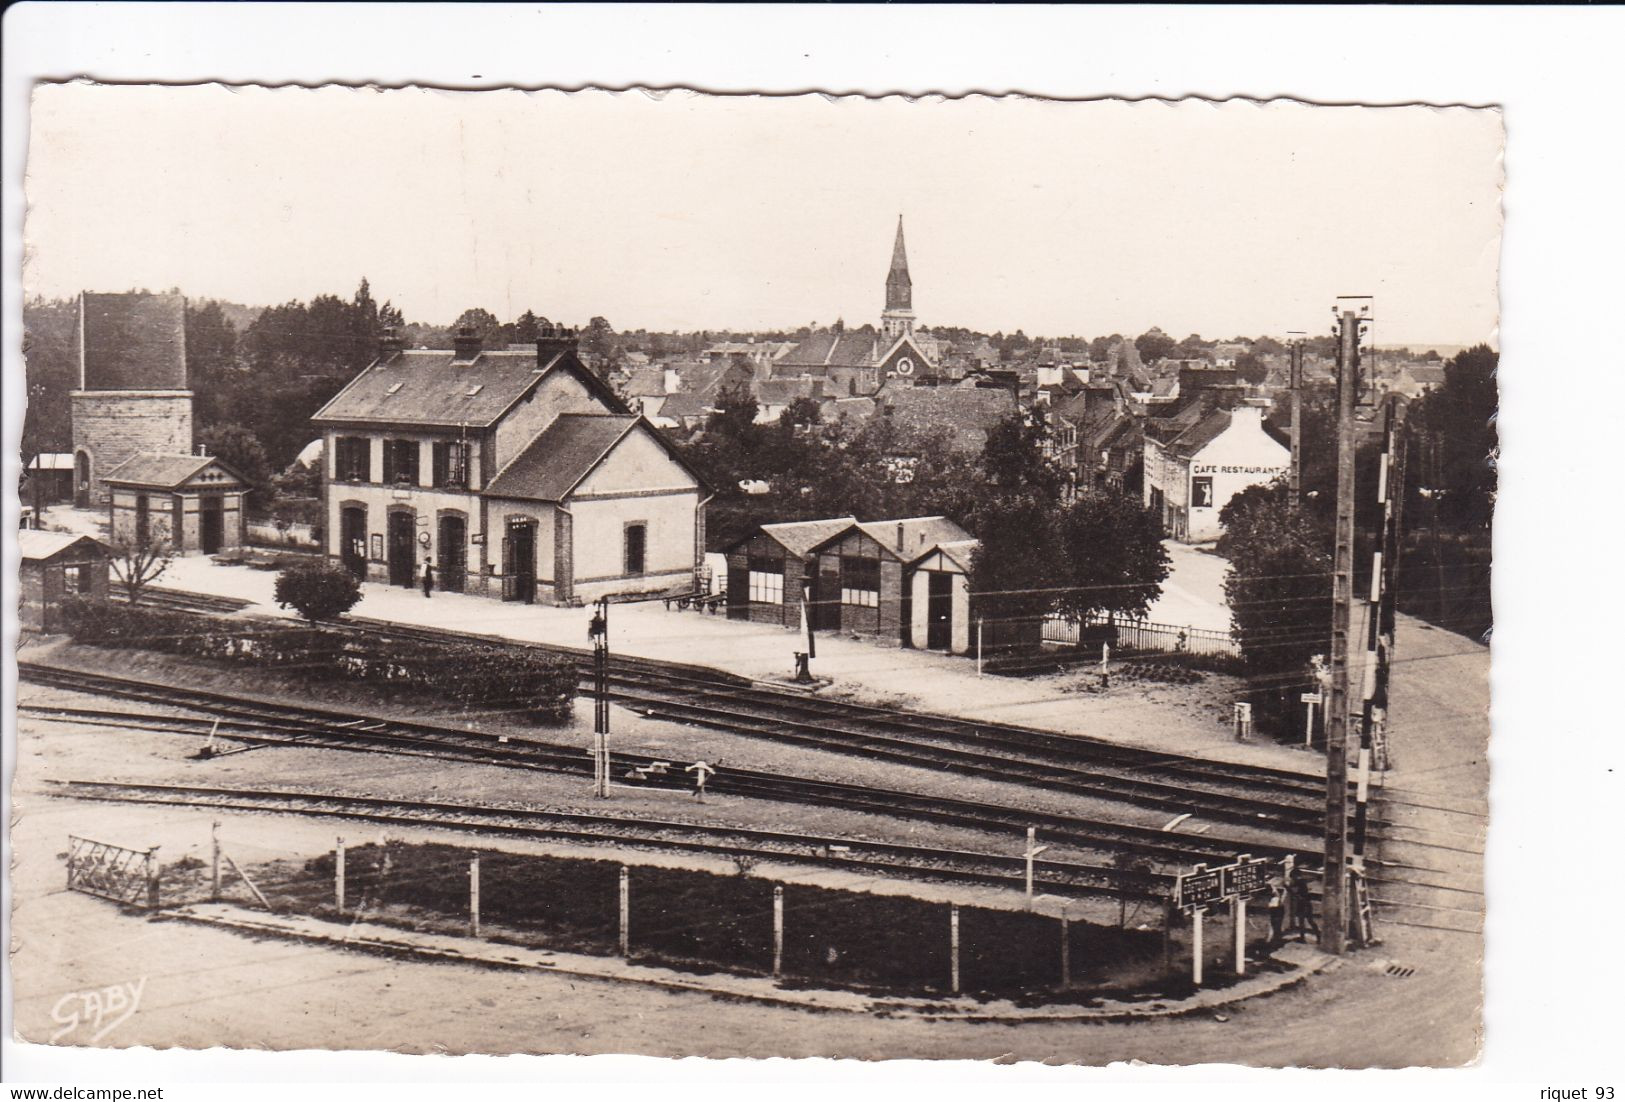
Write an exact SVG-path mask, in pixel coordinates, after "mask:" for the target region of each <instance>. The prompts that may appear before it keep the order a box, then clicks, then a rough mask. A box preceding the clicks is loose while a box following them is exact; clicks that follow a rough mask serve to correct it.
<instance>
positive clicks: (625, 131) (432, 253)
mask: <svg viewBox="0 0 1625 1102" xmlns="http://www.w3.org/2000/svg"><path fill="white" fill-rule="evenodd" d="M1502 136H1503V135H1502V123H1501V116H1500V114H1499V112H1497V111H1494V110H1474V109H1468V108H1449V109H1438V108H1422V107H1393V108H1359V107H1316V106H1308V105H1303V104H1295V103H1270V104H1258V103H1254V102H1243V101H1228V102H1225V103H1222V104H1214V103H1209V102H1201V101H1187V102H1177V103H1171V102H1166V101H1148V102H1141V103H1132V104H1131V103H1124V102H1121V101H1099V102H1057V101H1046V100H1034V99H1016V98H1003V99H993V98H987V97H972V98H967V99H958V100H946V99H940V98H933V99H920V100H913V101H909V100H904V99H900V98H890V99H881V100H875V99H863V98H855V97H846V98H839V99H832V98H826V97H822V96H816V95H813V96H797V97H747V96H734V97H718V96H704V95H699V94H694V93H688V92H670V93H665V94H651V93H646V92H639V91H632V92H621V93H608V92H580V93H562V92H520V91H486V92H449V91H436V90H428V89H401V90H381V89H366V90H357V89H349V88H337V87H326V88H319V89H306V88H292V87H290V88H279V89H267V88H243V87H239V88H235V89H228V88H225V87H222V86H218V85H200V86H193V87H158V86H116V85H112V86H102V85H92V84H88V83H78V84H66V85H41V86H39V87H37V88H36V90H35V93H34V97H33V113H32V125H31V130H30V140H29V149H28V164H27V180H26V192H27V197H28V201H29V209H28V215H27V221H26V224H25V240H26V251H25V261H24V282H25V288H26V291H27V293H28V294H30V295H43V296H45V297H66V296H71V295H73V294H76V293H77V292H79V291H80V290H94V291H118V290H127V289H131V288H135V287H144V288H148V289H151V290H161V289H167V288H169V287H178V288H180V289H181V290H182V291H183V292H185V293H186V294H187V295H188V296H190V297H192V298H223V299H227V300H231V301H236V302H242V303H246V304H249V305H269V304H274V303H280V302H286V301H289V300H292V299H302V300H308V299H310V298H312V297H313V296H315V295H318V294H322V293H336V294H341V295H346V296H348V295H349V294H350V293H352V292H353V291H354V289H355V287H356V285H357V283H359V281H360V280H361V278H362V277H363V276H365V277H366V278H367V279H369V280H370V282H371V286H372V289H373V293H374V295H375V297H376V298H378V299H379V300H380V301H383V300H385V299H388V300H390V301H392V302H393V303H394V304H395V305H397V306H399V307H400V308H401V309H402V310H403V311H404V312H405V314H406V317H407V319H408V320H410V321H421V322H429V323H439V324H444V323H447V322H449V321H451V320H452V319H454V318H455V317H456V316H457V315H458V314H459V313H460V312H462V311H463V310H464V309H465V308H468V307H473V306H479V307H484V308H485V309H488V310H490V311H491V312H492V313H494V314H496V315H497V316H498V317H499V318H502V319H503V320H510V319H512V318H514V317H516V316H517V315H518V314H520V313H521V312H523V311H524V310H526V309H530V310H534V311H535V312H536V313H538V314H541V315H543V316H546V317H549V318H551V319H553V320H555V321H562V322H565V323H567V324H574V325H580V324H584V323H585V322H586V321H587V320H588V319H589V318H590V317H592V316H594V315H602V316H604V317H605V318H607V319H608V320H609V321H610V323H611V324H612V325H613V326H614V327H615V328H617V329H639V328H643V329H651V330H670V329H678V330H685V331H686V330H698V329H711V330H717V329H733V330H766V329H789V328H794V327H797V326H800V325H807V324H811V323H814V322H816V323H819V324H828V323H830V322H833V321H834V320H836V319H837V318H841V319H843V320H844V321H846V322H847V323H848V324H849V325H860V324H862V323H864V322H866V321H867V322H876V323H878V321H879V314H880V311H881V308H882V306H883V304H884V298H883V292H884V280H885V274H886V269H887V266H888V263H889V261H890V258H891V248H892V237H893V234H894V232H895V227H896V222H897V218H898V216H899V214H901V215H902V216H903V217H904V219H905V224H906V232H907V238H908V254H909V265H910V270H911V273H912V276H913V281H914V309H915V312H916V313H917V315H918V317H919V323H920V324H921V325H923V326H930V325H933V324H942V325H961V326H966V327H969V328H973V329H980V330H984V331H988V332H993V331H996V330H1002V331H1005V332H1013V331H1015V330H1016V329H1022V330H1024V331H1025V332H1027V333H1029V334H1034V335H1036V334H1045V335H1051V336H1059V335H1079V336H1084V337H1094V336H1101V335H1105V334H1109V333H1113V332H1117V333H1123V334H1127V335H1131V336H1132V335H1135V334H1138V333H1140V332H1143V331H1144V330H1146V329H1147V328H1149V327H1151V326H1153V325H1156V326H1160V327H1161V328H1162V329H1163V330H1165V331H1166V332H1168V333H1169V334H1170V335H1172V336H1174V337H1176V338H1177V337H1183V336H1184V335H1186V334H1187V333H1192V332H1196V333H1201V334H1202V335H1204V336H1206V337H1209V338H1223V337H1231V336H1239V335H1247V336H1253V335H1260V334H1266V333H1268V334H1275V335H1280V334H1284V333H1286V332H1289V331H1303V332H1307V333H1311V334H1318V333H1323V332H1329V331H1330V325H1331V321H1332V313H1331V308H1332V306H1333V303H1334V300H1335V298H1336V296H1338V295H1355V294H1358V295H1373V296H1375V308H1374V316H1375V317H1376V319H1377V320H1376V324H1375V327H1374V329H1373V331H1372V339H1373V340H1375V341H1376V342H1378V343H1384V344H1395V343H1416V344H1418V345H1427V344H1440V345H1445V344H1449V345H1456V344H1468V343H1475V342H1478V341H1486V340H1488V341H1492V342H1493V340H1494V333H1495V326H1496V320H1497V312H1498V308H1497V296H1496V271H1497V266H1498V263H1499V256H1500V231H1501V205H1500V203H1501V184H1502V170H1501V145H1502Z"/></svg>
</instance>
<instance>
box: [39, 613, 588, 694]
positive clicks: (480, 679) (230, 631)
mask: <svg viewBox="0 0 1625 1102" xmlns="http://www.w3.org/2000/svg"><path fill="white" fill-rule="evenodd" d="M62 612H63V622H64V624H65V625H66V626H67V630H68V634H70V635H71V636H72V637H73V639H74V641H75V642H78V643H85V644H88V645H91V646H106V647H131V648H135V649H138V650H151V651H161V652H163V653H166V654H179V655H185V656H186V657H189V658H206V659H213V660H216V661H223V662H242V663H246V664H249V665H252V666H254V667H256V668H258V669H282V670H290V671H292V670H297V671H298V672H299V673H300V675H301V676H304V677H309V678H312V679H315V680H321V681H345V682H359V683H362V684H366V685H371V686H378V687H380V688H382V689H383V690H384V691H385V692H386V694H388V695H394V694H396V693H400V694H408V693H424V694H430V695H433V696H438V697H442V698H446V699H450V700H452V701H454V702H456V703H458V704H461V705H462V706H463V707H464V708H471V709H481V710H488V711H515V712H519V713H522V714H525V715H527V716H529V717H530V718H532V719H534V720H537V721H540V722H546V723H556V722H561V721H563V720H566V719H568V718H569V717H570V715H571V713H572V708H573V705H574V701H575V695H576V686H577V683H578V679H579V674H578V672H577V670H576V664H575V662H574V661H573V660H572V659H570V658H569V657H567V656H561V655H556V654H550V653H548V652H546V651H541V650H535V649H532V648H526V647H512V648H509V647H500V646H485V645H481V644H477V643H431V642H424V641H419V640H415V639H414V640H400V639H389V638H384V637H376V636H369V635H358V634H353V633H350V632H345V631H340V630H333V629H329V628H314V627H307V626H302V625H301V626H288V627H282V626H277V625H272V624H270V623H267V622H266V621H251V620H227V619H222V618H218V617H209V616H199V615H196V614H195V613H190V612H176V611H171V610H167V609H159V608H149V607H146V606H143V605H127V604H122V603H113V602H110V601H87V600H83V599H80V598H74V599H71V600H68V601H65V602H64V603H63V607H62Z"/></svg>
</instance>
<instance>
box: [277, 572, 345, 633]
mask: <svg viewBox="0 0 1625 1102" xmlns="http://www.w3.org/2000/svg"><path fill="white" fill-rule="evenodd" d="M359 600H361V583H360V582H359V581H357V580H356V576H355V575H354V574H352V573H350V572H349V571H348V570H346V569H344V568H343V567H342V566H339V565H338V564H337V563H333V562H329V561H327V560H326V559H318V560H314V561H311V562H302V563H296V564H295V565H293V566H290V567H288V568H287V569H286V570H283V571H282V572H280V573H279V574H277V576H276V603H277V604H278V605H280V606H281V607H283V608H293V609H296V610H297V611H298V612H299V615H301V616H303V617H304V618H305V619H306V620H308V621H310V622H311V623H315V622H316V621H318V620H332V619H335V618H337V617H339V616H342V615H343V614H344V613H346V612H348V611H350V609H352V608H354V607H355V604H356V602H357V601H359Z"/></svg>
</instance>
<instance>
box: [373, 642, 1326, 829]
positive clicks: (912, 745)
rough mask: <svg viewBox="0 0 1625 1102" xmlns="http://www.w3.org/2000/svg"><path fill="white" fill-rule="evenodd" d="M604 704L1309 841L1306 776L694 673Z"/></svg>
mask: <svg viewBox="0 0 1625 1102" xmlns="http://www.w3.org/2000/svg"><path fill="white" fill-rule="evenodd" d="M349 626H350V627H352V628H353V629H355V630H361V631H366V632H369V633H373V634H377V635H382V636H391V637H394V638H401V639H422V640H426V641H431V642H448V641H457V642H479V643H483V644H486V645H506V646H534V647H536V648H537V649H542V650H548V651H551V652H553V653H558V654H563V655H566V656H569V657H572V658H574V659H575V660H576V661H577V663H578V664H579V665H580V667H581V670H582V682H583V688H584V689H588V690H590V689H591V655H590V654H588V653H587V652H585V651H576V650H574V649H572V648H563V647H554V646H544V645H541V644H516V643H514V642H513V641H511V640H505V639H499V638H496V637H492V636H484V635H476V634H471V633H466V632H457V631H449V630H445V629H438V628H433V629H431V628H415V627H414V628H401V627H399V626H398V625H392V624H383V623H378V622H371V621H360V622H358V623H354V624H351V625H349ZM609 681H610V696H611V699H613V700H615V701H616V702H618V703H620V704H622V705H624V706H626V707H629V708H632V709H634V710H636V711H637V712H639V713H640V714H642V715H644V716H647V717H649V718H652V719H664V720H668V721H673V722H678V723H688V724H692V725H696V726H703V727H707V728H710V729H713V730H720V731H724V732H727V733H729V734H735V735H740V736H742V737H747V738H760V739H767V740H772V741H779V742H786V743H791V744H794V745H799V746H806V747H810V748H814V749H820V750H827V751H833V752H836V753H842V754H848V755H852V756H858V757H865V758H869V759H871V760H879V761H888V762H894V763H897V764H903V765H914V766H921V767H924V768H930V769H939V770H941V769H949V770H953V771H955V772H961V773H965V774H968V775H973V776H983V777H988V778H990V779H995V780H1002V781H1014V782H1017V783H1029V784H1036V785H1039V786H1042V787H1044V788H1048V789H1052V790H1058V791H1068V792H1073V793H1076V794H1078V795H1082V796H1091V797H1098V798H1107V799H1125V800H1129V801H1131V802H1133V803H1136V804H1138V805H1140V806H1144V807H1151V808H1157V809H1161V810H1167V811H1169V812H1170V813H1176V814H1177V813H1182V812H1185V811H1192V810H1195V811H1198V812H1199V813H1201V814H1203V815H1204V816H1206V817H1209V818H1213V819H1216V820H1220V821H1226V822H1234V823H1246V824H1250V825H1267V826H1270V827H1277V826H1278V827H1282V828H1285V829H1297V830H1299V831H1302V832H1305V833H1314V832H1317V831H1318V830H1319V829H1320V827H1321V825H1322V822H1323V818H1324V811H1323V810H1322V800H1323V799H1324V795H1323V787H1324V783H1323V782H1320V781H1317V780H1316V779H1315V778H1313V777H1312V776H1308V775H1305V774H1298V773H1291V772H1289V771H1285V770H1271V769H1264V768H1260V767H1254V766H1245V765H1237V764H1232V763H1224V762H1211V761H1207V760H1205V759H1198V758H1190V757H1184V756H1180V755H1174V754H1164V753H1159V752H1156V751H1148V750H1143V749H1138V748H1134V747H1124V746H1121V745H1118V744H1115V743H1109V742H1103V741H1100V740H1095V739H1088V738H1083V737H1074V736H1069V735H1059V734H1056V733H1054V732H1051V731H1041V730H1037V729H1033V728H1024V727H1014V726H1010V725H1005V724H980V723H972V722H969V721H965V720H960V719H955V718H951V717H945V716H934V715H928V714H925V713H917V712H895V711H892V710H890V709H883V708H876V707H871V706H867V705H861V704H853V703H850V702H846V701H835V700H827V699H823V698H818V697H812V696H808V695H806V694H802V693H797V692H793V691H789V690H784V689H774V688H768V687H764V686H761V685H759V684H756V683H754V682H750V681H747V680H745V679H743V678H738V677H733V676H731V675H728V674H723V673H719V672H716V671H711V670H705V669H701V668H697V667H682V666H674V665H671V664H668V663H663V662H654V661H651V660H647V659H636V658H631V659H628V658H615V659H612V661H611V665H610V670H609Z"/></svg>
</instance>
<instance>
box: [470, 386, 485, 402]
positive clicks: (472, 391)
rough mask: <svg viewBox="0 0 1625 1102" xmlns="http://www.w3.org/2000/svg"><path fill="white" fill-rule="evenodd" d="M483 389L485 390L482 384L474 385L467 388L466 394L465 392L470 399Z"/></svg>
mask: <svg viewBox="0 0 1625 1102" xmlns="http://www.w3.org/2000/svg"><path fill="white" fill-rule="evenodd" d="M484 389H485V384H484V383H475V384H474V385H473V386H471V387H469V388H468V392H467V393H468V397H470V398H472V397H474V395H476V394H478V393H479V392H480V391H482V390H484Z"/></svg>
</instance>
